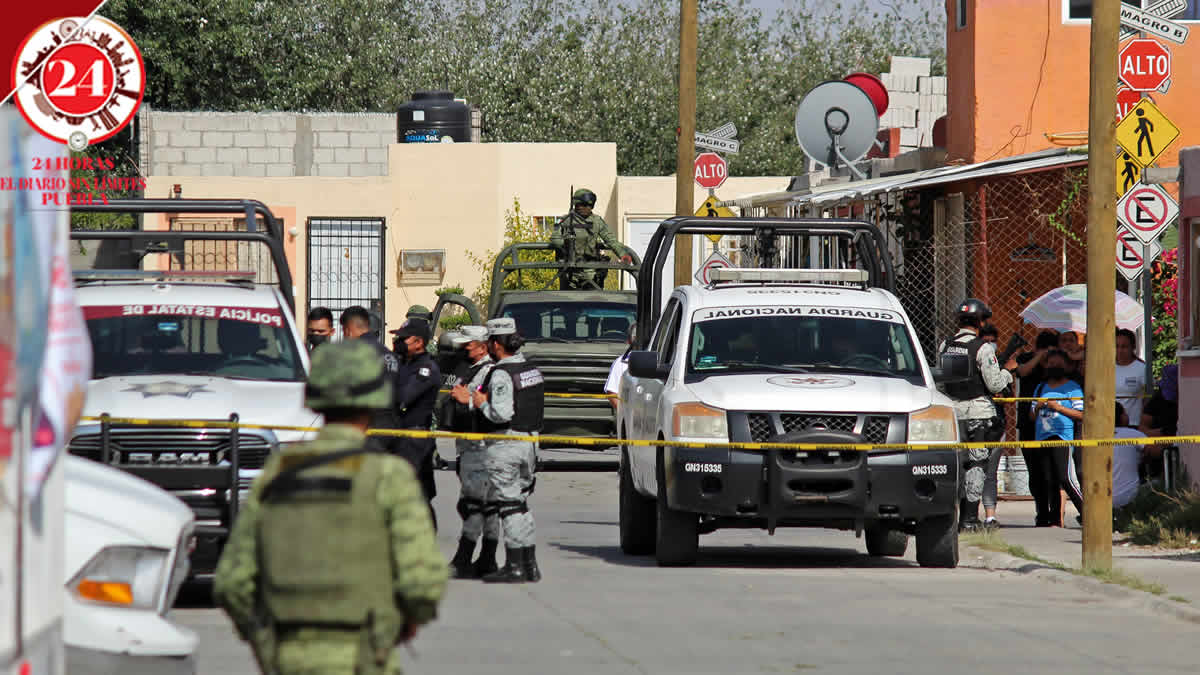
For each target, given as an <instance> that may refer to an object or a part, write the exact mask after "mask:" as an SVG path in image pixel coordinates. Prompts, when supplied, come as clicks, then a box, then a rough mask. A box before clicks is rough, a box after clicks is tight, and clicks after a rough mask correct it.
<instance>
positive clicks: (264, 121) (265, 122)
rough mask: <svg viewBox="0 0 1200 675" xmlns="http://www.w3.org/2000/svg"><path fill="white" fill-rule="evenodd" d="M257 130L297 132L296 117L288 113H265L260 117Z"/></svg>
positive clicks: (256, 126)
mask: <svg viewBox="0 0 1200 675" xmlns="http://www.w3.org/2000/svg"><path fill="white" fill-rule="evenodd" d="M255 128H256V129H257V130H260V131H295V130H296V116H295V115H289V114H287V113H264V114H261V115H259V116H258V120H257V124H256V125H255Z"/></svg>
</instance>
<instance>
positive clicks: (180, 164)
mask: <svg viewBox="0 0 1200 675" xmlns="http://www.w3.org/2000/svg"><path fill="white" fill-rule="evenodd" d="M138 121H139V124H140V125H141V129H140V131H141V136H140V141H139V148H138V151H139V154H140V157H139V160H140V161H139V165H140V166H141V167H142V171H143V172H144V173H146V174H147V175H153V176H256V177H274V176H335V177H346V176H385V175H387V171H388V165H387V147H388V145H389V144H390V143H395V142H396V116H395V115H393V114H391V113H284V112H267V113H224V112H161V111H157V110H150V107H149V106H146V105H143V106H142V108H141V110H140V111H139V113H138Z"/></svg>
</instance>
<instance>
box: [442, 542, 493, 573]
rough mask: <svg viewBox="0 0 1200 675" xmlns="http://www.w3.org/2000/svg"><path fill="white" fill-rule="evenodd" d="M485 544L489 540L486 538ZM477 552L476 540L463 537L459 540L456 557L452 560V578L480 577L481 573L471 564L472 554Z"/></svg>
mask: <svg viewBox="0 0 1200 675" xmlns="http://www.w3.org/2000/svg"><path fill="white" fill-rule="evenodd" d="M484 545H485V546H486V545H487V540H486V539H485V540H484ZM473 553H475V542H473V541H471V540H470V539H467V538H466V537H462V538H460V539H459V540H458V550H457V551H455V552H454V557H453V558H452V559H451V560H450V578H451V579H478V578H479V574H478V573H476V571H475V566H474V565H472V564H471V555H472V554H473Z"/></svg>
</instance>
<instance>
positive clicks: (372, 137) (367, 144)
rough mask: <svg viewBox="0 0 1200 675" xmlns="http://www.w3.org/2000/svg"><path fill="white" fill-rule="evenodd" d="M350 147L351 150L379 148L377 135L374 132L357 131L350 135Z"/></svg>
mask: <svg viewBox="0 0 1200 675" xmlns="http://www.w3.org/2000/svg"><path fill="white" fill-rule="evenodd" d="M350 147H352V148H377V147H379V133H378V132H375V131H357V132H355V133H352V134H350Z"/></svg>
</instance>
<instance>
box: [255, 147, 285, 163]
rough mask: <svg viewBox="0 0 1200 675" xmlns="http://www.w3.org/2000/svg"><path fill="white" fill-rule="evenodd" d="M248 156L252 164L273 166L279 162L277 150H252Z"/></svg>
mask: <svg viewBox="0 0 1200 675" xmlns="http://www.w3.org/2000/svg"><path fill="white" fill-rule="evenodd" d="M248 154H249V161H250V162H251V163H252V164H273V163H275V162H278V161H279V149H278V148H252V149H250V150H249V153H248Z"/></svg>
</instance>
